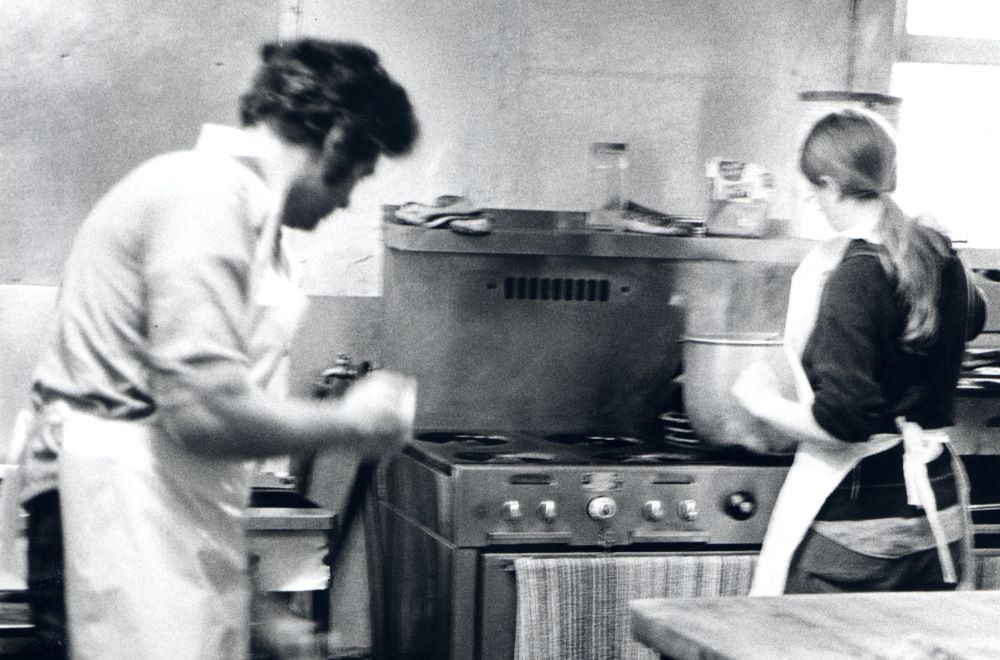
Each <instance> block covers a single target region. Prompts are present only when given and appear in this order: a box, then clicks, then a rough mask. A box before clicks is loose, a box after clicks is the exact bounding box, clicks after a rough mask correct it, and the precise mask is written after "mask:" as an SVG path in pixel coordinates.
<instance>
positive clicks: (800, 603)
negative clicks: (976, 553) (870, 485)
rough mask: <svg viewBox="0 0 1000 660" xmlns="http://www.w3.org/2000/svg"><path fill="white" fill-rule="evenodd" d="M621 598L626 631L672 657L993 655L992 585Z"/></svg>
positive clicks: (998, 621)
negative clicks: (625, 602)
mask: <svg viewBox="0 0 1000 660" xmlns="http://www.w3.org/2000/svg"><path fill="white" fill-rule="evenodd" d="M629 607H630V609H631V613H632V634H633V636H634V637H635V639H636V640H638V641H639V642H641V643H643V644H645V645H646V646H649V647H650V648H652V649H654V650H655V651H656V652H658V653H660V654H661V655H662V656H664V657H669V658H677V659H678V660H688V659H690V660H756V659H759V660H776V659H780V658H789V659H791V658H794V659H800V658H809V660H822V659H824V658H866V659H874V658H884V659H890V660H895V659H898V660H903V658H906V659H907V660H910V659H921V658H926V659H928V660H929V659H930V658H954V659H956V660H957V659H959V658H960V659H962V660H969V659H972V658H984V659H985V658H990V659H995V658H1000V592H998V591H965V592H957V593H956V592H943V593H942V592H937V593H932V592H911V593H902V592H895V593H867V594H836V595H790V596H777V597H768V598H751V597H749V596H739V597H718V598H671V599H665V598H656V599H646V600H635V601H632V602H631V603H630V604H629ZM935 649H940V650H941V652H940V653H939V654H937V655H936V654H935Z"/></svg>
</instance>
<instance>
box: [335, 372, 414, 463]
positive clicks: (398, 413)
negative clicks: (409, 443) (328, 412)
mask: <svg viewBox="0 0 1000 660" xmlns="http://www.w3.org/2000/svg"><path fill="white" fill-rule="evenodd" d="M416 393H417V386H416V381H415V380H414V379H412V378H409V377H406V376H402V375H400V374H396V373H392V372H383V371H379V372H375V373H372V374H368V375H366V376H365V377H364V378H361V379H359V380H358V381H357V383H355V384H354V385H352V386H351V387H350V388H349V389H348V390H347V393H346V394H345V395H344V397H343V399H341V400H340V401H339V412H340V414H341V415H342V416H343V419H344V420H345V421H346V423H347V424H349V426H350V427H351V429H353V431H354V432H355V433H357V434H358V435H359V436H360V440H361V444H362V446H363V447H364V448H365V450H366V451H365V455H366V457H368V458H375V459H377V458H379V457H381V456H382V455H383V454H386V453H389V452H392V451H395V450H396V449H398V448H399V447H400V445H401V444H402V443H404V442H405V441H406V440H408V439H409V437H410V434H411V432H412V430H413V420H414V417H415V416H416V405H417V394H416Z"/></svg>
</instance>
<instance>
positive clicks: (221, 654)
mask: <svg viewBox="0 0 1000 660" xmlns="http://www.w3.org/2000/svg"><path fill="white" fill-rule="evenodd" d="M272 224H273V226H272ZM278 232H279V228H278V226H277V224H276V223H267V224H265V226H264V227H263V228H262V235H261V237H260V240H259V243H258V250H257V255H256V258H255V263H254V266H253V271H252V277H253V291H254V302H255V308H254V312H253V318H252V328H253V330H252V332H251V337H250V344H249V345H250V357H251V362H252V369H251V374H250V376H251V378H252V379H253V381H254V383H255V384H256V385H258V386H262V387H264V386H266V385H267V384H268V383H269V382H273V380H274V377H275V376H278V377H280V376H281V374H282V372H285V373H287V353H288V346H289V342H290V340H291V337H292V333H293V332H294V330H295V327H296V325H297V322H298V319H299V317H300V315H301V313H302V312H303V311H304V309H305V296H304V295H303V294H302V293H301V292H300V290H299V289H298V287H297V286H296V283H295V282H294V281H293V279H294V276H293V273H292V271H293V268H292V264H291V262H290V261H289V259H288V257H287V254H286V253H285V252H284V250H283V249H282V247H281V241H280V238H279V234H278ZM269 389H270V388H269ZM51 408H52V406H47V407H46V411H45V412H46V414H47V416H49V417H50V418H51V417H52V414H53V411H52V410H50V409H51ZM56 413H57V415H56V416H58V417H59V418H61V425H62V436H63V446H62V451H61V453H60V459H59V490H60V502H61V506H62V522H63V543H64V549H65V561H66V601H67V613H68V617H69V620H68V627H69V637H70V645H71V649H72V654H73V657H74V658H94V659H95V660H97V659H99V660H105V659H115V658H121V659H123V660H124V659H126V658H128V659H133V658H143V659H144V660H146V659H156V658H163V659H164V660H166V659H171V660H175V659H184V658H192V659H194V658H199V659H205V660H214V659H226V658H239V659H241V660H242V659H244V658H246V657H247V656H248V653H249V634H248V632H249V599H250V581H249V576H248V573H247V544H246V540H245V538H246V537H245V533H244V527H243V513H244V511H245V507H246V505H247V500H248V495H249V486H250V475H251V468H250V464H249V463H248V462H246V461H242V460H222V459H211V458H206V457H203V456H198V455H194V454H192V453H190V452H188V451H187V450H186V449H185V448H183V447H182V446H180V445H179V444H178V443H177V442H176V441H175V440H172V439H170V438H168V437H165V436H163V435H162V433H161V431H159V430H158V429H157V428H156V427H155V426H154V425H152V424H145V423H142V422H129V421H115V420H107V419H103V418H99V417H95V416H93V415H89V414H85V413H81V412H78V411H74V410H73V409H71V408H70V407H69V406H68V405H65V404H63V405H58V404H57V410H56ZM5 527H9V525H5Z"/></svg>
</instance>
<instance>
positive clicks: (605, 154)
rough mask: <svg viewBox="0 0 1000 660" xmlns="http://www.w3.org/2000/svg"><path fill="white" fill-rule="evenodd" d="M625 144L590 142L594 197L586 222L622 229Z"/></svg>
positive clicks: (594, 225) (602, 226)
mask: <svg viewBox="0 0 1000 660" xmlns="http://www.w3.org/2000/svg"><path fill="white" fill-rule="evenodd" d="M628 167H629V162H628V144H626V143H624V142H593V143H591V145H590V189H591V194H592V195H593V199H592V200H591V205H590V211H589V212H588V213H587V225H588V226H590V227H594V228H598V229H610V230H613V231H621V229H622V228H623V223H624V213H625V203H626V202H627V201H628V196H627V195H628V191H627V186H626V183H627V175H628Z"/></svg>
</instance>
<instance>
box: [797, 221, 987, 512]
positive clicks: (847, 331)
mask: <svg viewBox="0 0 1000 660" xmlns="http://www.w3.org/2000/svg"><path fill="white" fill-rule="evenodd" d="M880 250H883V248H882V247H880V246H877V245H873V244H871V243H867V242H865V241H862V240H854V241H852V242H851V244H850V245H849V246H848V248H847V250H846V252H845V254H844V257H843V259H842V260H841V262H840V264H838V265H837V267H836V268H835V269H834V270H833V272H831V273H830V276H829V278H828V279H827V282H826V284H825V286H824V289H823V294H822V298H821V302H820V308H819V315H818V318H817V320H816V325H815V327H814V329H813V333H812V335H811V336H810V338H809V341H808V343H807V344H806V347H805V351H804V352H803V356H802V364H803V367H804V369H805V372H806V375H807V376H808V378H809V382H810V384H811V385H812V388H813V391H814V392H815V401H814V403H813V405H812V412H813V415H814V416H815V418H816V421H817V422H818V423H819V425H820V426H821V427H822V428H823V429H825V430H826V431H827V432H828V433H830V434H831V435H833V436H834V437H836V438H838V439H840V440H844V441H847V442H864V441H865V440H867V439H868V438H869V437H870V436H872V435H874V434H876V433H896V432H897V428H896V422H895V419H896V417H899V416H902V417H905V418H906V419H907V420H909V421H913V422H916V423H918V424H920V426H922V427H923V428H926V429H936V428H942V427H947V426H950V425H951V424H952V423H953V410H954V403H955V387H956V385H957V383H958V376H959V370H960V368H961V362H962V355H963V351H964V348H965V342H966V340H967V339H969V338H972V337H974V336H975V335H977V334H978V333H979V332H980V330H981V329H982V327H983V324H984V322H985V316H986V315H985V304H984V303H983V300H982V298H981V296H979V295H978V294H975V299H974V300H973V301H971V305H970V302H969V300H968V291H969V287H968V286H967V284H966V279H965V272H964V269H963V268H962V264H961V262H960V261H959V260H958V257H957V256H955V255H952V256H950V257H949V258H947V259H945V260H944V261H943V262H942V264H941V295H940V297H939V301H938V311H939V324H938V331H937V333H936V335H935V337H934V339H933V340H932V341H931V342H930V343H928V344H927V345H926V346H924V347H922V348H921V349H920V350H919V351H913V350H907V349H904V347H903V346H902V344H901V343H900V337H901V336H902V334H903V330H904V328H905V325H906V306H905V304H904V303H903V301H902V299H901V297H900V296H899V294H898V292H897V291H896V284H895V281H894V280H893V279H892V278H891V277H890V276H889V275H888V274H887V273H886V271H885V269H884V268H883V267H882V263H881V261H880V259H879V252H880ZM970 309H971V310H973V313H972V314H971V315H970V314H969V310H970ZM902 455H903V449H902V446H901V445H897V446H896V447H893V448H892V449H890V450H887V451H884V452H882V453H880V454H876V455H875V456H870V457H868V458H866V459H864V460H863V461H861V463H860V464H859V465H858V466H857V467H855V468H854V470H852V472H851V473H850V474H848V475H847V477H845V479H844V480H843V482H841V484H840V486H838V488H837V490H835V491H834V493H833V494H832V495H831V496H830V497H829V498H828V500H827V502H826V504H825V505H824V507H823V509H822V510H821V511H820V514H819V515H818V516H817V519H819V520H860V519H870V518H885V517H897V516H902V517H911V516H916V515H923V512H922V511H921V510H920V509H918V508H916V507H911V506H908V505H907V504H906V491H905V486H904V484H903V469H902ZM928 473H929V475H930V477H931V480H932V483H933V485H934V489H935V493H936V495H937V498H938V507H939V508H944V507H946V506H949V505H951V504H954V503H955V502H956V501H957V497H956V491H955V485H954V479H953V478H952V477H951V465H950V460H949V457H948V453H947V452H944V453H942V455H941V456H940V457H939V458H937V459H935V460H934V461H932V462H931V463H929V464H928Z"/></svg>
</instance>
